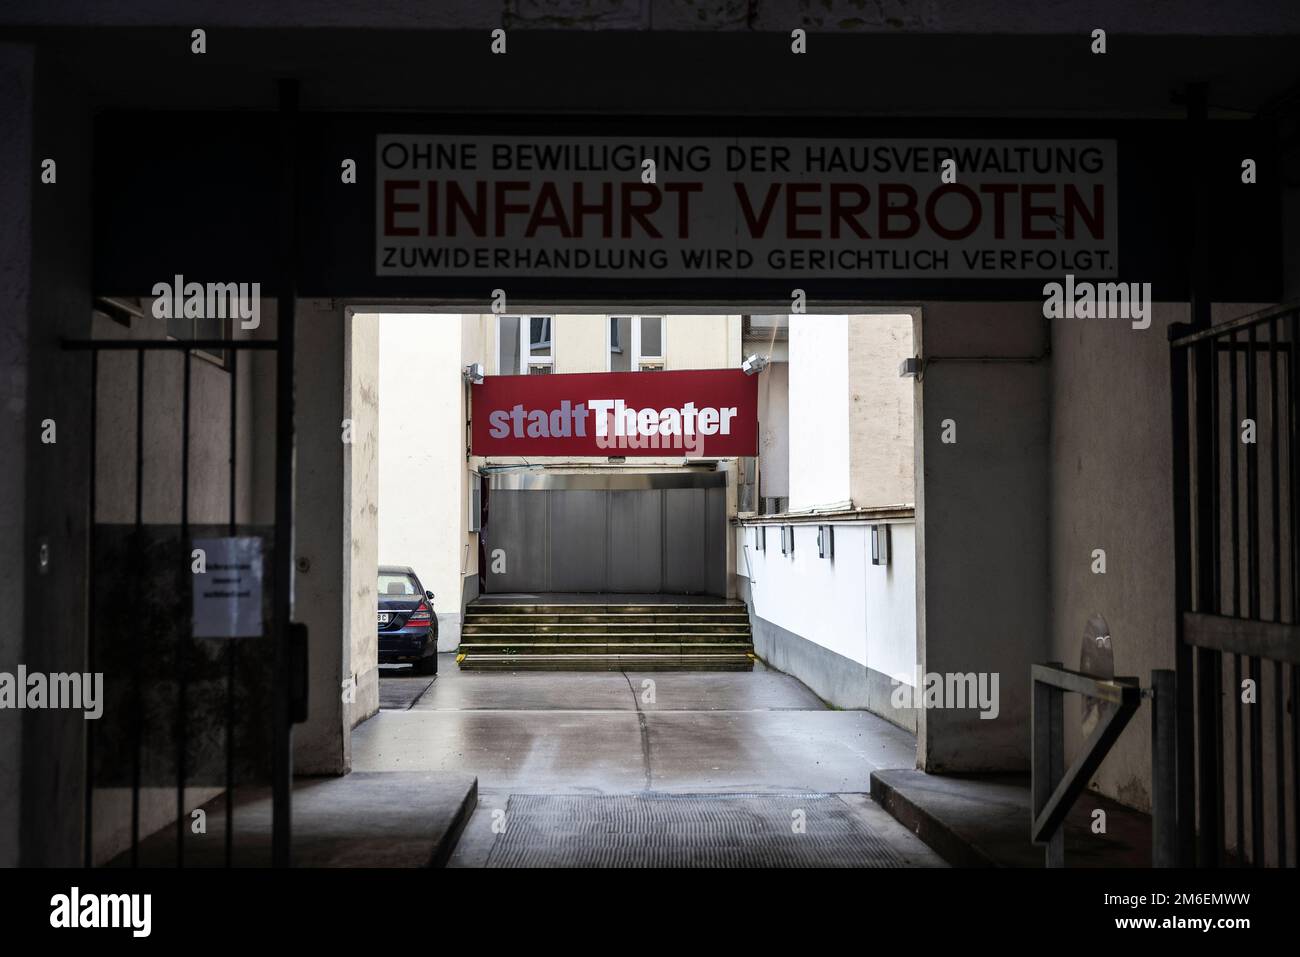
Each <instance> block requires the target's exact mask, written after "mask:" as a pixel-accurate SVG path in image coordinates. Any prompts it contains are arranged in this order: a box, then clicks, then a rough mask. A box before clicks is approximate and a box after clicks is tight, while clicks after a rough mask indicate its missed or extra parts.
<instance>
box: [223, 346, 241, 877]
mask: <svg viewBox="0 0 1300 957" xmlns="http://www.w3.org/2000/svg"><path fill="white" fill-rule="evenodd" d="M238 415H239V352H238V350H235V349H232V350H231V351H230V502H229V522H230V528H229V534H230V537H231V538H233V537H234V536H235V523H236V514H235V503H236V500H237V499H236V488H237V486H236V482H237V479H236V471H235V469H236V464H237V460H238V454H239V443H238V441H237V440H236V434H237V429H238V425H237V423H238V421H239V420H238ZM238 644H239V639H238V638H231V639H230V640H229V641H227V642H226V835H225V841H226V852H225V866H226V867H231V866H232V865H233V862H234V858H235V652H236V649H237V648H238Z"/></svg>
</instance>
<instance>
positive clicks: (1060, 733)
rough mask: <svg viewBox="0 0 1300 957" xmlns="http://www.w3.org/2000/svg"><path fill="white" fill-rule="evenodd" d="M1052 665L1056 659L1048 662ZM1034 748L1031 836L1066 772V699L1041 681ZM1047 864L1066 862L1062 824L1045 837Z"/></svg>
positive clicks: (1035, 692)
mask: <svg viewBox="0 0 1300 957" xmlns="http://www.w3.org/2000/svg"><path fill="white" fill-rule="evenodd" d="M1048 665H1049V666H1050V667H1053V668H1060V667H1062V665H1061V663H1060V662H1059V661H1051V662H1048ZM1030 680H1031V682H1032V684H1033V714H1032V716H1031V722H1032V724H1033V738H1034V752H1033V762H1032V764H1031V775H1032V794H1033V801H1034V803H1033V811H1034V813H1033V814H1032V815H1030V832H1031V833H1030V839H1031V840H1032V839H1033V833H1032V831H1033V819H1034V816H1036V815H1037V813H1038V811H1039V810H1040V809H1041V808H1043V807H1044V806H1045V805H1046V804H1047V802H1048V800H1050V799H1051V797H1052V792H1054V791H1055V790H1056V786H1057V785H1058V784H1060V783H1061V778H1062V777H1063V776H1064V774H1065V717H1064V716H1065V701H1064V692H1063V691H1062V690H1061V689H1060V688H1054V687H1052V686H1051V685H1049V684H1046V683H1044V682H1041V681H1033V679H1030ZM1044 864H1045V866H1047V867H1064V866H1065V827H1064V825H1062V826H1061V827H1058V828H1057V829H1056V830H1055V831H1054V832H1052V834H1051V836H1050V837H1049V838H1048V840H1047V843H1046V847H1045V851H1044Z"/></svg>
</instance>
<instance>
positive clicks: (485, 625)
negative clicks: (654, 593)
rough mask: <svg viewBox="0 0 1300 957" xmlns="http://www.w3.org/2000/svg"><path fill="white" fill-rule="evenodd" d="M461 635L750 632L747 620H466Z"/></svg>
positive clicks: (744, 633) (739, 633)
mask: <svg viewBox="0 0 1300 957" xmlns="http://www.w3.org/2000/svg"><path fill="white" fill-rule="evenodd" d="M461 633H462V634H464V635H606V634H608V635H688V634H696V635H744V636H748V635H749V622H733V623H728V624H725V625H722V624H713V623H710V622H696V621H682V622H672V623H666V622H653V621H649V622H647V621H613V622H610V621H591V622H587V621H578V622H557V623H551V622H496V621H481V622H480V621H475V622H466V623H465V624H464V625H462V626H461Z"/></svg>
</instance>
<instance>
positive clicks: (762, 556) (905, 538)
mask: <svg viewBox="0 0 1300 957" xmlns="http://www.w3.org/2000/svg"><path fill="white" fill-rule="evenodd" d="M793 528H794V538H795V547H794V554H793V555H782V554H781V536H780V529H781V526H779V525H769V526H767V547H766V549H765V550H763V551H759V550H758V549H757V547H756V545H755V541H756V535H757V531H756V528H755V527H753V526H750V527H747V528H744V529H742V530H741V534H742V536H743V537H742V542H743V543H744V544H745V545H747V546H748V548H747V552H748V558H749V562H748V568H746V563H745V562H744V561H742V562H741V563H740V565H741V569H740V570H741V573H742V574H744V575H745V577H747V578H749V579H750V594H751V596H752V599H753V606H754V613H755V614H756V615H758V616H759V617H760V618H763V619H765V620H767V621H770V622H771V623H772V624H774V625H779V626H780V627H782V628H784V629H785V630H786V631H789V632H791V633H793V634H796V635H798V636H800V637H801V638H806V639H807V640H808V641H811V642H813V643H814V644H818V645H821V646H822V647H823V648H827V649H829V650H830V651H833V652H835V653H836V654H838V655H841V656H843V657H845V658H847V659H849V660H850V661H854V662H857V663H858V664H860V665H865V666H867V667H870V668H873V669H874V670H876V671H879V672H881V673H882V674H885V675H888V676H889V677H891V678H897V679H899V680H900V681H904V682H906V683H908V684H911V683H912V681H913V672H914V670H915V664H916V576H915V552H914V542H915V535H914V526H913V525H912V524H911V523H910V522H899V523H897V524H894V525H893V526H892V534H893V546H894V554H893V556H892V560H891V563H890V564H889V565H888V566H878V565H872V564H871V556H870V531H869V525H868V524H867V523H865V522H846V523H842V524H839V525H835V526H834V528H835V556H834V558H833V559H825V558H821V557H819V556H818V554H817V526H816V525H814V524H807V525H795V526H793ZM746 572H748V573H747V574H746Z"/></svg>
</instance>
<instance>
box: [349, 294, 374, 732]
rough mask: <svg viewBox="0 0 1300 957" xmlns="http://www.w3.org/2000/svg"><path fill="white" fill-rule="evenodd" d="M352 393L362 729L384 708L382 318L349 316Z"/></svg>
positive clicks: (352, 643) (354, 636)
mask: <svg viewBox="0 0 1300 957" xmlns="http://www.w3.org/2000/svg"><path fill="white" fill-rule="evenodd" d="M345 334H346V336H347V357H346V364H345V371H344V377H343V379H344V382H345V383H346V389H347V393H346V395H345V400H346V402H347V406H346V408H345V409H344V413H345V414H344V418H345V419H347V420H348V421H350V422H351V423H352V441H351V443H350V444H349V445H348V446H347V447H346V448H344V450H343V461H344V471H345V476H344V482H345V483H346V485H347V496H348V498H347V514H346V516H345V522H346V525H345V528H344V534H343V547H344V550H345V554H344V558H343V574H344V577H343V586H344V587H343V594H344V595H345V596H346V601H345V602H344V604H343V607H342V609H341V614H342V615H343V618H344V621H346V622H347V632H346V633H345V635H344V650H345V652H346V653H347V654H348V655H349V664H350V668H349V669H345V673H350V674H351V675H352V676H353V679H354V680H355V681H356V687H357V696H356V701H355V703H354V704H353V706H352V708H351V709H350V713H349V714H348V715H347V718H346V724H347V726H348V727H356V726H357V725H358V724H360V723H361V722H362V721H364V720H365V719H366V718H368V717H370V716H371V715H372V714H374V713H375V712H376V711H378V710H379V636H378V633H377V632H376V630H375V609H377V608H378V607H379V599H378V595H377V594H376V587H377V581H378V575H379V514H380V513H379V493H380V489H379V317H378V316H375V315H365V314H349V315H348V319H347V325H346V326H345Z"/></svg>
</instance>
